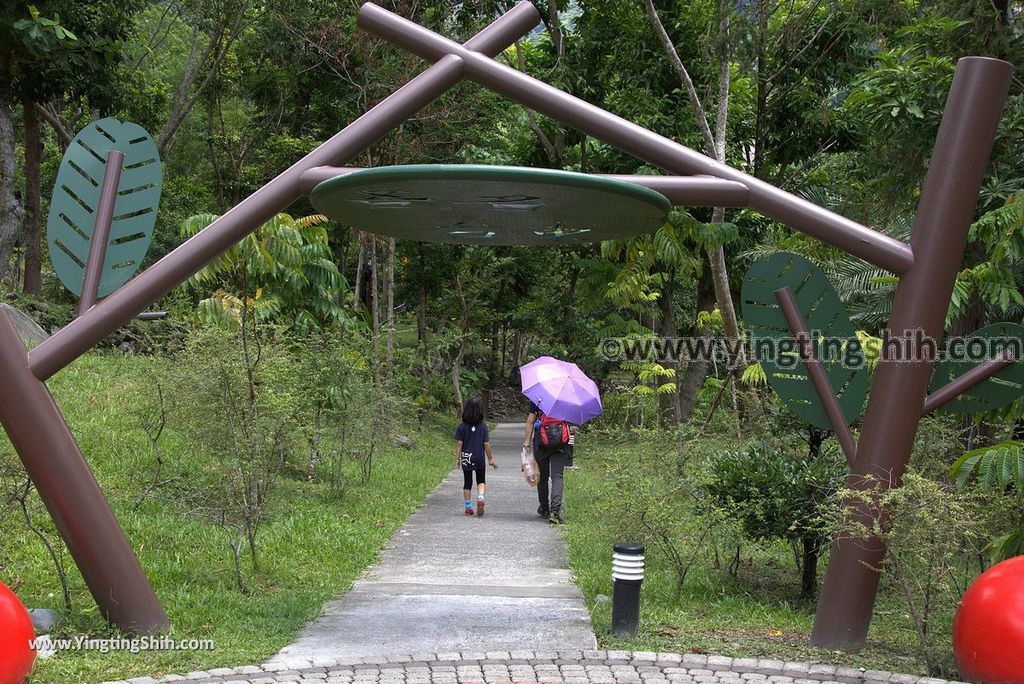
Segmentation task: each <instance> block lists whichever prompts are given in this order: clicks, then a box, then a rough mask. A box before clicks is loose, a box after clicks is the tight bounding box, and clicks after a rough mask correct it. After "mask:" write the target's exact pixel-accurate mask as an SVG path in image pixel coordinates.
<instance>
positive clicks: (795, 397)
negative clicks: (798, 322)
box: [740, 252, 868, 429]
mask: <svg viewBox="0 0 1024 684" xmlns="http://www.w3.org/2000/svg"><path fill="white" fill-rule="evenodd" d="M787 286H788V287H789V289H790V291H791V292H792V293H793V297H794V298H795V299H796V302H797V305H798V306H799V308H800V312H801V313H802V314H803V317H804V320H805V321H807V329H808V330H809V331H810V332H811V334H812V336H813V337H814V339H815V343H814V350H815V353H816V354H817V357H818V358H819V359H820V360H821V362H822V365H823V367H824V368H825V373H826V374H827V376H828V379H829V382H830V383H831V385H832V390H833V391H834V392H835V394H836V397H838V399H839V405H840V407H841V408H842V410H843V416H844V417H845V418H846V421H847V422H848V423H849V422H851V421H853V420H854V419H856V418H857V416H858V415H859V414H860V411H861V408H862V407H863V405H864V398H865V396H866V395H867V382H868V377H867V369H866V368H865V359H864V351H863V349H862V348H861V344H860V341H859V340H858V338H857V334H856V331H855V330H854V328H853V324H852V323H850V317H849V315H848V314H847V312H846V309H845V307H844V306H843V303H842V302H841V301H840V300H839V296H838V295H837V294H836V291H835V289H834V288H833V287H832V284H831V283H829V281H828V278H827V277H826V276H825V274H824V273H823V272H822V271H821V269H819V268H818V267H817V266H815V265H814V264H812V263H811V262H810V261H808V260H807V259H805V258H803V257H801V256H798V255H796V254H791V253H789V252H779V253H777V254H774V255H772V256H770V257H768V258H766V259H762V260H760V261H756V262H754V264H753V266H751V267H750V270H749V271H747V276H746V278H744V280H743V289H742V291H741V293H740V297H741V308H742V311H743V323H744V325H745V326H746V329H747V332H748V334H749V336H750V339H751V341H752V342H753V343H754V347H753V349H754V353H755V354H757V355H758V356H759V357H762V358H760V362H761V365H762V367H763V368H764V372H765V375H766V376H767V380H768V384H769V385H770V386H771V388H772V389H773V390H775V393H776V394H778V395H779V398H780V399H782V401H783V402H784V403H785V404H786V406H788V407H789V408H790V410H792V411H793V412H794V413H796V414H797V415H798V416H800V417H801V418H802V419H803V420H805V421H806V422H808V423H810V424H811V425H814V426H816V427H820V428H825V429H831V425H830V423H829V421H828V417H827V416H826V415H825V410H824V409H823V408H822V406H821V402H820V401H819V400H818V395H817V393H815V391H814V385H813V384H812V383H811V379H810V377H808V375H807V368H806V366H805V365H804V363H803V361H802V360H800V357H799V354H798V352H797V351H796V348H795V346H794V339H793V334H792V333H791V332H790V330H789V325H787V324H786V318H785V316H783V314H782V309H781V308H780V307H779V303H778V300H777V299H776V298H775V291H776V290H780V289H782V288H783V287H787ZM759 340H760V342H759ZM780 345H781V348H783V349H784V348H785V346H786V345H789V349H790V351H789V352H788V353H781V354H777V355H775V356H774V358H773V357H772V356H771V355H768V354H767V353H766V352H767V348H768V347H769V346H773V347H774V348H776V349H779V348H780Z"/></svg>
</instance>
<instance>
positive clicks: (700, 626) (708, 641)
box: [562, 436, 955, 674]
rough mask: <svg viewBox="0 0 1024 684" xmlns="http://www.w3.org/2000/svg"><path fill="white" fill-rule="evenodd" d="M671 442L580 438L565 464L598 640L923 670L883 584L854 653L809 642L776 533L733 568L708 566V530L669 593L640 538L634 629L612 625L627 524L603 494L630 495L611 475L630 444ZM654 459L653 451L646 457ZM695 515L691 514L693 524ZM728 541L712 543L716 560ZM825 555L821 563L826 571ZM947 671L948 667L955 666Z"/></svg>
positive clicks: (658, 557)
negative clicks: (614, 567)
mask: <svg viewBox="0 0 1024 684" xmlns="http://www.w3.org/2000/svg"><path fill="white" fill-rule="evenodd" d="M659 448H666V449H672V448H673V447H672V446H671V445H670V444H668V445H663V444H658V443H646V444H645V443H641V444H635V445H626V446H623V445H621V444H612V443H610V442H608V441H607V440H601V439H596V440H595V439H592V438H591V437H590V436H585V437H584V438H581V439H580V446H579V447H578V452H577V454H578V455H577V459H576V462H577V465H579V470H575V471H567V475H566V496H567V511H568V513H569V516H570V519H569V524H568V525H566V526H565V527H563V528H562V529H563V534H564V537H565V540H566V542H567V543H568V547H569V559H570V563H571V565H572V569H573V571H574V572H575V575H576V579H577V582H578V583H579V585H580V587H581V589H582V590H583V593H584V595H585V596H586V601H587V606H588V608H589V609H590V613H591V618H592V620H593V624H594V629H595V631H596V632H597V638H598V641H599V643H600V644H601V648H608V649H626V650H643V651H647V650H651V651H674V652H682V653H708V654H716V655H724V656H732V657H765V658H775V659H779V660H803V661H812V662H823V663H831V664H835V665H842V666H846V667H864V668H867V669H883V670H890V671H897V672H905V673H911V674H925V672H924V670H923V669H922V666H921V665H920V664H919V663H918V662H917V660H916V658H915V657H914V656H913V654H914V652H915V649H916V641H915V634H914V632H913V628H912V625H911V623H910V622H909V621H908V620H907V619H906V615H905V612H906V609H905V607H904V606H903V605H902V604H901V603H900V602H899V601H898V600H897V599H896V597H894V596H892V595H890V594H887V593H886V592H885V591H884V590H883V592H882V593H881V594H880V596H879V602H878V605H877V607H876V613H875V619H874V622H873V623H872V627H871V632H870V635H869V643H868V646H867V647H866V648H865V649H864V650H863V651H862V652H861V653H859V654H855V655H851V654H842V653H837V652H833V651H828V650H823V649H818V648H814V647H812V646H811V645H810V644H809V643H808V637H809V635H810V631H811V625H812V623H813V620H814V606H813V605H808V604H806V603H805V602H801V601H800V600H799V593H800V586H799V585H800V577H799V573H798V572H797V570H796V569H795V566H794V560H793V553H792V551H791V549H790V547H789V546H788V545H787V544H786V543H783V542H778V543H757V544H755V543H753V542H746V543H744V545H743V547H742V553H741V563H740V566H739V571H738V572H737V574H736V577H732V576H730V575H729V573H728V572H727V571H726V570H725V569H724V567H723V568H722V569H715V567H714V564H713V562H712V559H713V552H712V551H711V546H712V542H711V540H710V538H709V539H708V540H707V541H706V542H705V544H704V547H703V550H702V552H701V554H700V556H699V557H698V559H697V561H696V562H695V563H694V565H693V567H692V569H691V571H690V572H689V574H688V576H687V579H686V583H685V584H684V589H683V592H682V596H681V600H679V601H676V598H675V574H674V573H673V571H672V569H671V567H670V566H669V564H668V561H667V559H666V558H665V556H664V555H662V554H660V553H659V551H658V550H657V549H653V548H651V547H650V545H649V546H648V550H647V574H646V579H645V581H644V584H643V590H642V592H643V593H642V604H641V616H640V617H641V619H640V631H639V633H638V634H637V636H636V637H635V638H632V639H625V640H623V639H618V638H616V637H615V636H613V635H612V634H611V631H610V630H611V602H610V601H608V597H610V596H611V593H612V580H611V552H612V546H613V545H614V544H615V543H616V542H619V541H630V540H629V539H623V538H621V535H622V532H621V530H623V529H627V527H626V526H624V525H623V524H622V523H621V521H617V520H616V519H615V514H614V513H611V512H610V510H614V507H609V505H608V503H609V502H610V501H611V500H612V499H613V497H623V496H631V493H630V492H623V491H616V490H615V485H614V484H613V483H612V477H611V476H612V475H613V473H615V472H622V471H623V470H624V469H628V468H633V467H635V464H636V459H638V458H642V457H643V456H641V455H640V454H639V453H638V452H639V451H646V452H648V453H650V452H652V451H657V450H658V449H659ZM654 458H658V456H654ZM671 462H672V455H671V454H668V455H665V456H664V463H665V468H664V471H665V474H666V476H668V477H671V476H673V475H674V473H673V471H672V466H671ZM697 524H698V523H697V522H696V521H694V526H696V525H697ZM735 548H736V547H735V545H730V546H725V544H724V543H723V544H722V545H721V546H720V550H721V556H722V563H721V564H722V565H723V566H724V565H725V564H727V563H728V561H729V560H730V558H731V555H732V554H733V553H735ZM824 567H825V559H823V560H822V561H821V564H820V566H819V581H820V579H822V578H823V577H824ZM953 674H955V673H953Z"/></svg>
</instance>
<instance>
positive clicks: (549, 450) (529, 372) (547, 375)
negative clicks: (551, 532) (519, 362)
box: [519, 356, 602, 525]
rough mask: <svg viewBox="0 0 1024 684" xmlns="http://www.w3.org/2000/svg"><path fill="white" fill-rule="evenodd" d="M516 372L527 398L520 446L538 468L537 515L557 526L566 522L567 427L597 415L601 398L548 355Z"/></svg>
mask: <svg viewBox="0 0 1024 684" xmlns="http://www.w3.org/2000/svg"><path fill="white" fill-rule="evenodd" d="M519 374H520V377H521V379H522V388H523V394H524V395H526V398H527V399H529V400H530V408H529V410H528V411H527V416H526V425H525V431H524V434H523V448H524V449H532V451H533V454H534V457H535V458H536V460H537V465H538V467H539V470H540V473H539V475H540V481H539V482H538V483H537V498H538V499H540V506H538V507H537V513H538V515H541V516H542V517H546V518H547V519H548V521H549V522H551V523H552V524H555V525H558V524H560V523H562V522H565V517H564V514H563V505H562V501H563V495H564V489H565V487H564V484H565V483H564V478H565V468H566V465H567V464H568V462H569V455H570V443H571V442H572V439H573V435H572V434H571V432H570V423H571V424H573V425H582V424H583V423H585V422H587V421H588V420H590V419H591V418H593V417H595V416H599V415H601V411H602V409H601V395H600V392H598V389H597V385H596V384H595V383H594V381H593V380H591V379H590V378H588V377H587V376H586V375H585V374H584V373H583V371H582V370H580V368H579V366H577V365H576V364H575V363H570V362H568V361H559V360H558V359H555V358H552V357H550V356H542V357H540V358H539V359H536V360H534V361H531V362H530V363H528V364H526V365H525V366H522V367H521V368H520V369H519ZM549 483H550V486H549Z"/></svg>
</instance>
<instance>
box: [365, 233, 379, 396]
mask: <svg viewBox="0 0 1024 684" xmlns="http://www.w3.org/2000/svg"><path fill="white" fill-rule="evenodd" d="M368 304H369V307H370V314H371V316H372V319H373V386H374V387H377V388H379V387H380V308H379V307H378V306H377V242H376V239H375V240H374V242H372V243H371V244H370V301H369V303H368Z"/></svg>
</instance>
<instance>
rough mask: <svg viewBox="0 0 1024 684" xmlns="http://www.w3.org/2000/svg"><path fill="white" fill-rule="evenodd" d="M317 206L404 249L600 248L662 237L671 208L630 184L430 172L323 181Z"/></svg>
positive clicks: (506, 171) (470, 168)
mask: <svg viewBox="0 0 1024 684" xmlns="http://www.w3.org/2000/svg"><path fill="white" fill-rule="evenodd" d="M310 199H311V200H312V202H313V206H314V207H316V209H317V211H320V212H322V213H324V214H327V215H328V216H330V217H332V218H334V219H336V220H338V221H340V222H342V223H344V224H346V225H349V226H352V227H354V228H358V229H360V230H367V231H370V232H373V233H381V234H384V235H390V236H392V237H396V238H399V239H404V240H422V241H428V242H449V243H461V244H477V245H479V244H488V245H540V244H556V243H560V242H564V243H573V242H591V241H594V240H610V239H614V238H623V237H629V236H631V235H639V234H641V233H649V232H651V231H654V230H657V229H658V228H659V227H660V226H661V225H662V224H663V223H664V222H665V220H666V217H667V216H668V211H669V209H670V208H671V206H672V205H671V203H670V202H669V201H668V200H667V199H666V198H665V197H664V196H663V195H661V194H660V193H658V192H655V191H654V190H650V189H648V188H645V187H642V186H640V185H635V184H633V183H627V182H624V181H619V180H613V179H610V178H602V177H600V176H591V175H588V174H584V173H572V172H570V171H557V170H554V169H529V168H520V167H507V166H480V165H456V166H448V165H441V164H421V165H409V166H384V167H379V168H373V169H363V170H360V171H353V172H351V173H347V174H345V175H342V176H338V177H337V178H332V179H330V180H327V181H324V182H322V183H320V184H319V185H317V186H316V188H314V190H313V192H312V193H311V195H310Z"/></svg>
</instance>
